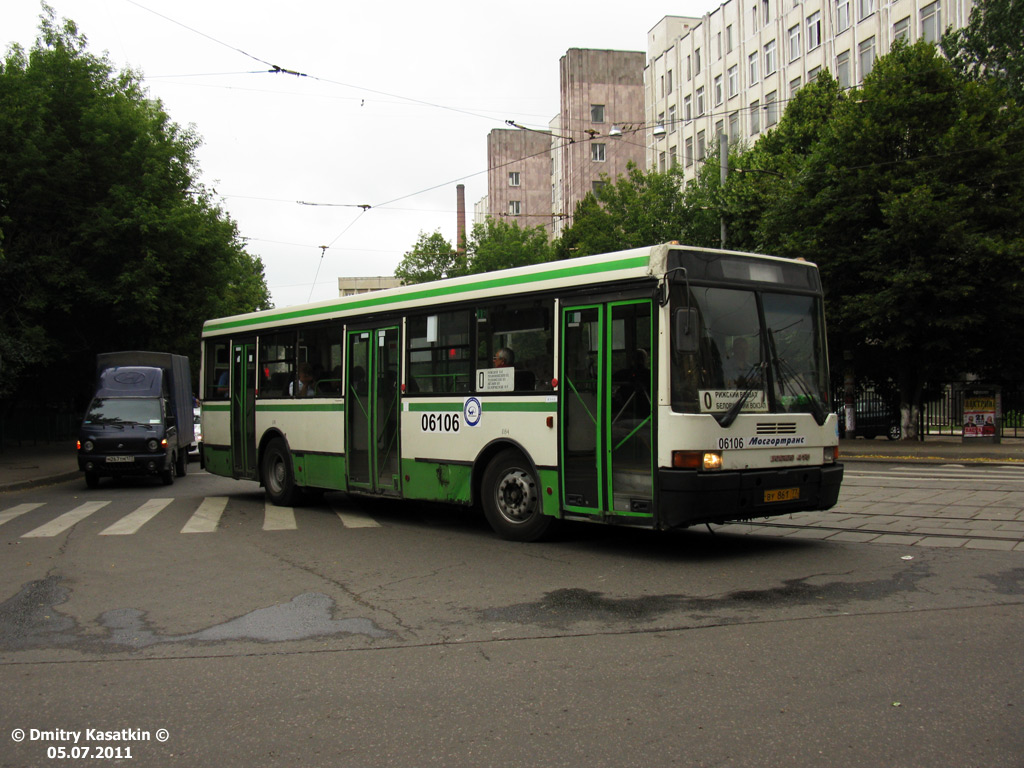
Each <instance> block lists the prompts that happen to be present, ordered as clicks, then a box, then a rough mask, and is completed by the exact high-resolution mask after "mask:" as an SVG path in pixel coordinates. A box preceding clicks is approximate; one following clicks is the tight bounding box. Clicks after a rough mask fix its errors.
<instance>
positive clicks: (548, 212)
mask: <svg viewBox="0 0 1024 768" xmlns="http://www.w3.org/2000/svg"><path fill="white" fill-rule="evenodd" d="M645 63H646V58H645V55H644V54H643V53H642V52H640V51H607V50H591V49H583V48H570V49H569V50H568V51H567V52H566V54H565V55H564V56H563V57H562V58H561V59H560V61H559V75H560V86H559V112H558V114H557V115H555V117H554V118H552V120H551V122H550V124H549V126H548V130H546V131H545V130H540V129H529V128H524V129H512V130H510V129H504V128H501V129H495V130H493V131H491V132H490V133H489V134H488V136H487V168H488V171H487V197H486V198H483V199H482V200H481V201H480V202H478V203H477V204H476V205H475V206H474V219H475V220H476V221H480V220H481V214H482V213H484V212H486V215H487V216H491V217H494V218H505V217H507V218H509V219H512V220H515V221H517V222H518V223H519V224H520V225H521V226H524V227H535V226H537V225H543V226H544V227H545V228H546V229H547V230H548V234H549V235H550V236H551V237H557V236H558V235H560V234H561V232H562V230H563V229H564V228H565V227H566V226H568V225H570V224H571V223H572V215H573V212H574V211H575V210H576V205H577V204H578V203H579V202H580V201H581V200H582V199H583V198H584V197H585V196H586V194H587V193H588V192H591V191H593V190H594V189H595V187H596V186H597V185H599V184H601V183H602V177H603V176H607V177H608V178H610V179H615V178H616V177H617V176H619V175H620V174H623V173H625V172H626V167H627V165H628V164H629V163H630V162H633V163H636V164H637V165H638V166H640V167H643V166H644V162H645V157H646V147H645V145H644V132H643V130H637V131H634V132H628V131H623V129H622V127H623V126H630V125H632V126H638V127H642V126H643V124H644V80H643V77H644V65H645Z"/></svg>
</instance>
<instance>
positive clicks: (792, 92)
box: [789, 77, 800, 99]
mask: <svg viewBox="0 0 1024 768" xmlns="http://www.w3.org/2000/svg"><path fill="white" fill-rule="evenodd" d="M799 90H800V78H799V77H794V78H793V79H792V80H790V81H789V98H791V99H792V98H793V97H794V96H796V93H797V91H799Z"/></svg>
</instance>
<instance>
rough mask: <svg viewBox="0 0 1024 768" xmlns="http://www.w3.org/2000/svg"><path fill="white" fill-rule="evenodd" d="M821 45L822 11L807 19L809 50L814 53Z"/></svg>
mask: <svg viewBox="0 0 1024 768" xmlns="http://www.w3.org/2000/svg"><path fill="white" fill-rule="evenodd" d="M819 45H821V11H815V12H814V13H812V14H811V15H810V16H808V17H807V50H808V51H813V50H814V49H815V48H817V47H818V46H819Z"/></svg>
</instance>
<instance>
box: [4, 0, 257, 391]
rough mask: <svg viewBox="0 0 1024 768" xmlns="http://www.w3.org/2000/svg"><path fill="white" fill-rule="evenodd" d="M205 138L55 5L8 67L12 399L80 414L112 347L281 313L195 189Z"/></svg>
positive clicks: (194, 343)
mask: <svg viewBox="0 0 1024 768" xmlns="http://www.w3.org/2000/svg"><path fill="white" fill-rule="evenodd" d="M198 145H199V138H198V137H197V136H196V135H195V134H194V133H193V132H192V131H189V130H183V129H181V128H180V127H179V126H177V125H176V124H175V123H173V122H172V121H171V120H170V118H169V117H168V115H167V114H166V113H165V112H164V111H163V108H162V106H161V104H160V103H159V102H158V101H154V100H151V99H149V98H147V96H146V93H145V92H144V90H143V88H142V87H141V85H140V81H139V77H138V76H137V75H136V74H135V73H133V72H131V71H124V72H115V71H114V68H113V67H112V66H111V64H110V63H109V61H108V60H107V59H106V58H105V57H98V56H94V55H91V54H89V53H88V51H87V46H86V38H85V37H84V35H82V34H80V33H79V32H78V30H77V28H76V27H75V25H74V23H73V22H70V21H63V22H61V23H60V24H58V23H57V22H56V21H55V19H54V16H53V12H52V11H51V10H50V9H49V8H47V7H46V6H44V15H43V16H42V17H41V24H40V36H39V39H38V40H37V41H36V43H35V45H34V47H33V48H32V49H31V50H30V51H28V52H26V51H25V50H23V49H22V48H21V47H20V46H17V45H12V46H11V48H10V49H9V50H8V52H7V55H6V57H5V58H4V60H3V62H2V64H0V236H2V240H0V242H2V246H0V247H2V251H0V356H2V364H3V368H2V370H0V397H4V396H6V398H7V401H6V402H7V404H8V407H10V406H11V405H12V404H14V403H15V402H18V401H22V402H24V401H36V402H38V401H44V402H48V403H54V404H64V405H68V406H76V407H81V406H82V405H83V403H82V400H83V399H84V398H85V397H87V396H88V394H90V392H91V385H92V379H93V375H94V357H95V354H96V353H97V352H102V351H110V350H117V349H133V348H134V349H155V350H161V351H168V352H176V353H180V354H187V355H190V357H191V358H192V361H193V364H194V367H195V368H196V373H198V366H197V365H196V363H198V355H199V334H200V331H201V328H202V323H203V321H204V320H205V319H207V318H210V317H217V316H220V315H224V314H229V313H237V312H243V311H251V310H255V309H261V308H265V307H268V306H269V299H270V297H269V292H268V291H267V287H266V284H265V281H264V278H263V265H262V263H261V262H260V260H259V259H258V258H256V257H253V256H250V255H249V254H248V253H246V251H245V249H244V247H243V244H242V241H241V238H240V237H239V235H238V231H237V227H236V225H235V223H234V222H233V221H231V220H230V219H229V218H228V217H227V216H226V215H225V214H224V212H223V211H222V210H220V209H219V208H218V207H217V206H216V205H215V204H214V202H213V201H212V200H211V197H210V195H209V194H208V193H207V192H206V190H204V189H203V188H202V186H201V185H199V184H197V183H196V177H197V175H198V167H197V164H196V161H195V150H196V148H197V146H198Z"/></svg>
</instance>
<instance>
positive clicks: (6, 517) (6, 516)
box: [0, 504, 43, 525]
mask: <svg viewBox="0 0 1024 768" xmlns="http://www.w3.org/2000/svg"><path fill="white" fill-rule="evenodd" d="M41 506H43V505H42V504H18V505H17V506H16V507H11V508H10V509H5V510H4V511H3V512H0V525H3V524H4V523H7V522H10V521H11V520H13V519H14V518H16V517H20V516H21V515H24V514H25V513H26V512H31V511H32V510H33V509H38V508H39V507H41Z"/></svg>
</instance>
